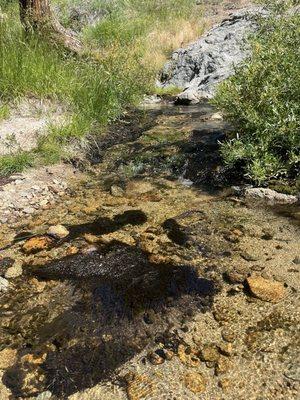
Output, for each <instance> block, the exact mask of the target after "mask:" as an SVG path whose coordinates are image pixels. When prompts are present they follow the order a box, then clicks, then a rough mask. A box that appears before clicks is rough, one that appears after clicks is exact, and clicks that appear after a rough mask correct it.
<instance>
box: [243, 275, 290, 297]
mask: <svg viewBox="0 0 300 400" xmlns="http://www.w3.org/2000/svg"><path fill="white" fill-rule="evenodd" d="M247 284H248V286H249V289H250V292H251V294H252V295H253V296H255V297H257V298H259V299H260V300H263V301H269V302H272V303H277V302H278V301H280V300H282V299H283V298H284V295H285V289H284V286H283V284H282V283H280V282H275V281H271V280H269V279H265V278H262V277H261V276H257V277H254V276H253V277H249V278H247Z"/></svg>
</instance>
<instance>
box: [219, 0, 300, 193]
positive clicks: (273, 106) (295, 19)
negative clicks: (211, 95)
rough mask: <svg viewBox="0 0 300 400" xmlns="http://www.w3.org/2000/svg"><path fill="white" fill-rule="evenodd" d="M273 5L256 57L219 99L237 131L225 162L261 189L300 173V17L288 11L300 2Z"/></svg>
mask: <svg viewBox="0 0 300 400" xmlns="http://www.w3.org/2000/svg"><path fill="white" fill-rule="evenodd" d="M268 3H269V5H270V6H271V7H272V10H273V11H272V15H271V16H270V18H268V19H262V20H261V21H260V29H259V32H258V33H257V34H256V35H255V36H254V37H253V38H251V46H252V57H251V58H250V59H249V60H247V62H246V63H245V64H244V65H243V66H241V67H240V68H238V69H237V71H236V75H235V76H234V77H232V78H231V79H229V80H227V81H226V82H225V83H223V84H222V85H221V86H220V87H219V90H218V93H217V95H216V98H215V100H214V104H216V105H217V107H219V108H220V109H221V110H222V111H223V112H224V114H225V115H226V117H227V118H228V119H229V120H230V121H231V122H232V123H233V124H234V126H235V127H236V130H235V134H234V135H233V137H232V138H231V140H229V141H228V142H227V143H225V144H224V145H223V147H222V154H223V157H224V160H225V163H226V164H227V165H228V166H229V167H230V168H232V170H237V169H238V168H239V169H241V171H242V173H243V174H244V176H245V177H246V178H247V179H248V180H250V181H251V182H254V183H255V184H259V185H261V184H267V183H268V182H269V181H270V180H272V179H295V178H297V176H299V173H300V48H299V43H300V15H299V13H298V14H297V13H293V12H292V13H287V12H286V11H287V10H288V9H289V7H291V6H293V5H295V4H297V3H298V1H289V0H285V1H283V0H278V1H275V2H274V1H272V2H268Z"/></svg>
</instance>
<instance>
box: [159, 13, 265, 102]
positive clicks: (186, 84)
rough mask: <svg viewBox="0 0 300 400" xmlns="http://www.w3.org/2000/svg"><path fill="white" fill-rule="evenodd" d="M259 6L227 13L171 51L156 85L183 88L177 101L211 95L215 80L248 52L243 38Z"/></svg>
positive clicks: (250, 29)
mask: <svg viewBox="0 0 300 400" xmlns="http://www.w3.org/2000/svg"><path fill="white" fill-rule="evenodd" d="M263 13H264V12H263V9H262V8H251V9H244V10H241V11H239V12H238V13H235V14H232V15H230V16H229V17H228V18H227V19H225V20H224V21H222V23H221V24H219V25H216V26H215V27H213V28H212V29H211V30H210V31H209V32H207V33H206V34H205V35H204V36H203V37H201V38H200V39H198V40H197V41H196V42H194V43H192V44H190V45H189V46H188V47H186V48H182V49H179V50H177V51H175V52H174V53H173V54H172V57H171V60H170V61H169V62H168V63H167V64H166V65H165V67H164V69H163V71H162V75H161V81H160V83H159V86H161V87H165V88H167V87H169V86H176V87H179V88H182V89H183V92H182V93H181V94H180V95H179V96H178V102H180V103H183V104H189V103H198V102H199V101H200V100H202V99H208V98H211V97H213V95H214V92H215V89H216V86H217V84H218V83H220V82H221V81H223V80H224V79H226V78H228V77H229V76H231V75H232V74H233V73H234V67H235V66H236V65H239V64H240V63H241V62H242V61H243V60H244V59H245V58H246V57H247V56H248V55H249V46H248V47H247V44H246V40H245V39H246V38H247V37H248V35H249V34H250V33H251V32H254V31H255V30H256V29H257V23H256V18H255V16H256V15H258V14H261V15H262V14H263Z"/></svg>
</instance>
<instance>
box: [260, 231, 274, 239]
mask: <svg viewBox="0 0 300 400" xmlns="http://www.w3.org/2000/svg"><path fill="white" fill-rule="evenodd" d="M274 236H275V233H274V232H273V231H272V230H270V229H264V230H263V234H262V236H261V238H262V239H264V240H272V239H273V238H274Z"/></svg>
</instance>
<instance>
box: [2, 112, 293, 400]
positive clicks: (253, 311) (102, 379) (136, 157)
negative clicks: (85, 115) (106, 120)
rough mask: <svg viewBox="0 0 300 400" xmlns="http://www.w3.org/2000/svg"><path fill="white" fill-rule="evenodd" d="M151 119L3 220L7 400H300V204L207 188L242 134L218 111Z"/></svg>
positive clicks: (158, 114)
mask: <svg viewBox="0 0 300 400" xmlns="http://www.w3.org/2000/svg"><path fill="white" fill-rule="evenodd" d="M146 114H147V115H146V117H143V118H146V120H147V121H146V122H145V119H144V120H143V121H144V122H143V123H141V124H142V125H141V126H139V128H138V129H135V130H134V131H132V130H131V129H129V128H128V123H127V122H128V121H125V122H126V126H127V128H126V129H125V130H124V131H122V129H121V127H119V126H118V127H117V128H118V130H119V133H118V134H117V136H116V141H115V143H112V142H109V143H107V144H106V145H104V144H103V147H102V149H101V146H100V144H101V143H100V144H99V146H98V149H100V150H101V151H100V150H99V152H98V156H99V157H98V156H97V157H98V161H97V162H100V164H99V165H98V166H97V167H95V174H94V176H93V177H89V178H88V179H87V180H86V182H83V183H82V185H81V186H79V187H76V188H75V189H74V190H73V192H71V193H70V194H69V195H67V196H65V197H64V198H63V199H62V201H61V203H60V204H58V205H57V206H55V207H49V208H48V209H45V210H43V211H42V212H41V213H39V214H37V215H35V216H32V217H31V218H30V219H27V220H26V221H25V220H24V221H18V223H16V224H15V225H14V226H5V225H3V226H2V230H1V232H0V242H1V244H0V247H1V248H2V250H1V255H0V274H1V276H2V277H5V278H4V279H5V280H6V282H8V286H5V287H4V289H2V291H1V294H0V296H1V319H2V328H1V330H0V370H1V378H2V383H1V384H0V394H1V396H0V397H1V399H27V398H32V399H33V398H38V399H40V400H41V399H50V398H51V399H67V398H68V399H71V400H75V399H80V400H82V399H91V400H98V399H99V400H106V399H113V400H125V399H129V400H140V399H146V400H152V399H153V400H154V399H155V400H160V399H161V400H163V399H177V400H185V399H188V400H194V399H195V400H196V399H199V398H201V399H205V400H208V399H210V400H211V399H214V400H216V399H219V400H221V399H225V400H231V399H233V398H234V399H240V400H244V399H245V398H247V399H253V400H254V399H255V400H258V399H261V400H269V399H282V400H286V399H297V396H298V394H299V381H300V366H299V359H300V354H299V337H300V335H299V329H298V327H299V319H300V318H299V314H300V312H299V273H300V254H299V247H300V246H299V244H300V240H299V225H298V223H299V209H298V208H287V207H284V208H282V207H279V208H276V209H262V208H258V207H256V206H255V204H251V206H250V205H247V204H244V203H243V201H242V200H241V199H238V198H232V197H231V195H228V194H226V191H220V190H219V191H218V190H217V188H216V186H214V187H213V188H212V187H210V190H209V191H207V190H204V189H201V188H199V185H200V183H201V182H202V181H203V179H206V178H207V177H208V176H209V174H212V172H211V171H212V165H213V164H214V163H215V162H216V159H217V157H218V156H217V147H218V142H219V140H222V137H223V136H224V135H226V132H227V130H228V129H229V128H228V127H227V126H226V125H225V124H224V123H223V122H222V121H219V120H217V121H216V119H215V118H216V117H215V116H214V111H213V109H211V108H210V107H209V106H208V105H206V104H204V105H200V106H199V107H198V108H197V107H195V108H194V107H193V108H190V109H188V108H184V107H183V108H168V107H166V108H163V109H159V110H150V111H147V112H146ZM139 118H140V117H139ZM135 123H136V122H135ZM143 124H145V125H143ZM118 138H119V139H118ZM102 140H103V139H102ZM103 143H104V142H103ZM95 157H96V156H95ZM200 165H203V166H205V167H203V168H200V167H199V166H200ZM112 171H113V172H112ZM214 176H216V174H214ZM218 176H219V177H220V176H221V175H218ZM197 179H198V180H197ZM192 180H194V181H195V182H196V183H197V185H193V184H192V182H191V181H192ZM182 183H184V184H182ZM217 186H218V185H217ZM227 193H229V192H227ZM57 224H60V225H63V226H64V227H65V228H66V229H67V230H68V232H69V234H68V235H67V236H66V237H64V238H62V239H58V238H54V237H52V236H51V237H50V236H48V235H47V230H48V228H49V226H53V225H57ZM20 267H22V270H21V272H20ZM12 268H15V269H14V270H12ZM16 271H18V272H16ZM1 284H2V281H1Z"/></svg>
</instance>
